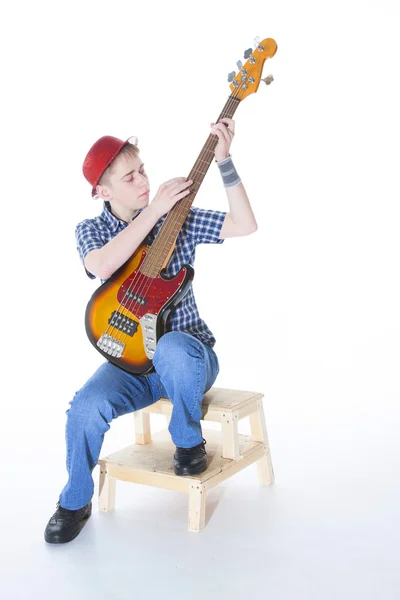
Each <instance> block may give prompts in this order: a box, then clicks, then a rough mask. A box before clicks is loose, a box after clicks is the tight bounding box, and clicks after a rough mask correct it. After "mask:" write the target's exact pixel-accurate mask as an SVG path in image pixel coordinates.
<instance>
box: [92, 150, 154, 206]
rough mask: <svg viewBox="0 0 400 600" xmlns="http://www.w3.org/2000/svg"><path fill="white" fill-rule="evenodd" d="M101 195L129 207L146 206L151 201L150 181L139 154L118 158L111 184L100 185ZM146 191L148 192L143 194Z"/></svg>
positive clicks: (113, 168)
mask: <svg viewBox="0 0 400 600" xmlns="http://www.w3.org/2000/svg"><path fill="white" fill-rule="evenodd" d="M97 189H98V191H99V192H100V193H101V196H102V197H103V198H104V199H106V200H110V202H112V204H114V205H118V206H121V207H124V208H127V209H139V208H144V207H145V206H147V205H148V203H149V192H150V183H149V179H148V177H147V174H146V172H145V170H144V163H143V162H142V160H141V158H140V157H139V156H135V157H133V156H130V155H126V154H124V155H121V156H119V157H117V158H116V160H115V163H114V164H113V167H112V171H111V173H110V175H109V185H100V184H99V185H98V186H97ZM145 192H148V193H147V194H145V195H143V194H144V193H145Z"/></svg>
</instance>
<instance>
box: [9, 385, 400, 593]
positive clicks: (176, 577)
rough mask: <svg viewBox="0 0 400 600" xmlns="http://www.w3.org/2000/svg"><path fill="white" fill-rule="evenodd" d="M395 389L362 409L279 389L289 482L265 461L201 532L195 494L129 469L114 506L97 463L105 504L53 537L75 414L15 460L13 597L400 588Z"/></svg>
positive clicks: (118, 433) (275, 448)
mask: <svg viewBox="0 0 400 600" xmlns="http://www.w3.org/2000/svg"><path fill="white" fill-rule="evenodd" d="M314 393H315V389H314V390H313V394H314ZM314 401H315V399H314V400H313V402H314ZM385 401H386V402H387V403H389V404H390V403H392V406H394V404H395V401H396V399H395V398H392V399H390V398H388V397H387V396H386V400H384V399H382V404H381V405H380V407H379V410H378V409H377V407H375V406H373V405H372V403H371V402H370V403H369V404H368V403H367V402H366V404H365V407H364V410H363V411H361V412H360V414H359V416H358V417H357V416H356V413H355V410H354V408H355V407H354V405H353V406H352V407H351V409H349V412H348V413H347V414H346V413H345V410H344V409H345V406H344V403H342V405H340V404H339V403H338V405H337V413H335V412H334V411H335V409H334V407H333V404H331V405H330V406H331V410H332V412H331V414H330V415H329V418H324V417H323V416H322V414H323V413H322V411H321V413H320V414H319V413H318V411H315V402H314V404H313V410H312V411H310V412H307V410H308V407H307V403H306V399H304V403H303V404H302V405H300V404H299V406H298V409H297V410H298V412H297V413H295V410H296V408H295V404H294V403H293V404H292V407H291V410H292V414H291V415H289V414H288V415H284V411H283V412H282V410H278V406H277V405H276V406H275V408H274V406H273V405H271V406H269V405H268V403H267V402H265V406H266V414H267V426H268V430H269V435H270V444H271V452H272V459H273V463H274V469H275V478H276V479H275V483H274V484H273V485H272V486H269V487H264V488H262V487H260V486H259V484H258V480H257V471H256V468H255V465H251V466H250V467H248V468H247V469H246V470H244V471H242V472H241V473H238V474H237V475H235V476H234V477H232V478H231V479H228V480H227V481H225V482H224V483H223V484H221V485H220V486H218V487H216V488H214V489H213V490H211V492H210V493H209V496H208V503H207V513H206V527H205V529H204V530H202V531H201V532H200V533H197V534H196V533H189V532H188V531H187V502H188V499H187V496H185V495H184V494H179V493H175V492H171V491H165V490H159V489H156V488H149V487H145V486H140V485H134V484H130V483H127V482H117V496H116V510H115V511H113V512H111V513H103V512H101V513H100V512H99V511H98V509H97V492H98V469H99V467H98V466H97V467H96V469H95V471H94V481H95V485H96V489H95V496H94V499H93V514H92V517H91V518H90V519H89V521H88V523H87V524H86V526H85V527H84V529H83V530H82V532H81V533H80V534H79V536H78V537H77V538H76V539H75V540H73V541H72V542H70V543H68V544H62V545H51V544H47V543H46V542H45V541H44V538H43V532H44V528H45V526H46V523H47V521H48V519H49V518H50V516H51V514H52V513H53V512H54V510H55V504H56V501H57V498H58V493H59V491H60V490H61V487H62V486H63V485H64V483H65V481H66V474H65V473H64V459H65V455H64V446H63V440H62V439H60V432H61V431H62V428H63V418H61V419H60V420H59V422H58V424H57V425H56V426H55V428H54V430H52V431H47V432H46V433H43V436H42V438H41V439H38V437H36V438H34V436H33V435H32V439H31V440H29V437H28V438H26V437H25V438H24V440H23V445H22V449H21V450H20V451H18V450H17V449H16V450H15V451H14V452H13V455H12V460H7V461H6V460H4V462H3V471H4V470H5V473H3V476H2V487H3V492H2V498H3V510H2V511H1V518H2V529H1V531H2V546H3V555H2V560H1V563H0V565H1V566H0V569H1V571H2V572H1V588H2V593H3V594H2V595H3V597H4V598H6V599H7V600H13V599H18V600H21V599H31V598H43V599H45V598H50V597H51V598H56V599H57V600H64V599H68V600H70V599H71V598H73V599H74V600H80V599H85V600H92V599H93V600H98V599H110V600H111V599H112V600H125V599H128V598H150V599H151V598H156V597H158V596H162V597H165V598H179V599H180V598H182V599H184V598H185V599H186V598H190V599H191V600H197V599H200V598H211V599H214V598H215V599H216V598H221V597H223V598H225V597H229V598H238V599H239V598H243V597H245V596H251V597H255V596H258V595H262V596H263V597H268V598H269V599H271V600H275V599H292V598H296V599H298V598H302V599H303V598H304V599H307V600H309V599H314V598H315V599H318V600H319V599H324V600H330V599H339V598H340V599H341V600H344V599H352V600H355V599H360V600H361V599H362V600H369V599H372V598H373V599H379V600H392V599H393V600H394V599H398V598H399V597H400V573H399V558H400V552H399V547H400V525H399V506H400V504H399V500H400V485H399V477H398V473H399V470H398V466H399V458H398V457H399V452H398V450H399V438H398V419H396V418H394V417H393V414H391V413H390V406H389V405H385ZM327 406H328V404H326V406H325V408H327ZM349 406H350V405H349ZM281 408H282V407H281ZM54 410H55V413H56V411H57V412H59V407H55V409H54ZM301 415H302V417H301ZM349 415H350V418H349ZM335 416H336V417H337V418H336V419H335ZM155 418H156V419H160V418H161V417H159V416H157V415H156V416H155ZM161 426H162V423H161V422H160V421H156V425H155V428H159V427H161ZM246 427H247V423H246V421H243V422H241V430H242V431H243V432H244V433H247V431H248V430H247V428H246ZM132 431H133V415H126V416H124V417H121V418H119V419H117V420H115V421H114V422H113V423H112V426H111V429H110V431H109V432H108V433H107V434H106V438H105V442H104V444H103V449H102V453H101V456H103V455H106V454H107V453H109V452H110V451H113V450H116V449H117V448H120V447H123V446H125V445H127V444H128V443H130V440H131V439H132ZM204 433H206V432H205V430H204ZM24 435H25V434H24ZM205 437H206V435H205ZM48 448H49V449H50V450H48ZM3 456H6V455H3ZM9 458H11V457H9ZM4 499H7V505H6V506H4Z"/></svg>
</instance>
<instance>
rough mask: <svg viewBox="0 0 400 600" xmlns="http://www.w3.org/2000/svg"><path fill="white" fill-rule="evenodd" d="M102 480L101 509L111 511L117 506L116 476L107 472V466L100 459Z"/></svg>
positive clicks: (100, 490)
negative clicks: (111, 475)
mask: <svg viewBox="0 0 400 600" xmlns="http://www.w3.org/2000/svg"><path fill="white" fill-rule="evenodd" d="M98 464H99V465H100V481H99V506H98V508H99V510H103V511H105V512H109V511H110V510H113V509H114V508H115V483H116V479H115V477H110V476H109V475H108V474H107V467H106V465H105V463H104V462H103V461H100V460H99V463H98Z"/></svg>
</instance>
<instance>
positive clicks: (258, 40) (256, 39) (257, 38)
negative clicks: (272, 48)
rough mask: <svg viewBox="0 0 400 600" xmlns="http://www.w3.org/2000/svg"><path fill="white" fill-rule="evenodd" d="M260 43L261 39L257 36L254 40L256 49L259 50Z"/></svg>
mask: <svg viewBox="0 0 400 600" xmlns="http://www.w3.org/2000/svg"><path fill="white" fill-rule="evenodd" d="M259 43H260V38H259V37H258V36H257V37H255V38H254V48H257V46H258V44H259Z"/></svg>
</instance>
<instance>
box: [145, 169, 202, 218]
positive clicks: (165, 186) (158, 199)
mask: <svg viewBox="0 0 400 600" xmlns="http://www.w3.org/2000/svg"><path fill="white" fill-rule="evenodd" d="M192 183H193V179H189V180H188V181H187V178H186V177H174V179H169V180H168V181H165V182H164V183H162V184H161V185H160V187H159V188H158V191H157V194H156V195H155V196H154V198H153V200H152V201H151V203H150V206H152V207H153V208H154V210H156V212H157V214H158V217H159V218H161V217H162V216H163V215H165V214H166V213H168V212H169V211H170V210H171V208H172V207H173V206H175V204H176V203H177V202H178V200H181V198H184V197H185V196H188V195H189V194H190V191H191V190H189V189H187V188H188V187H189V186H190V185H191V184H192Z"/></svg>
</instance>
